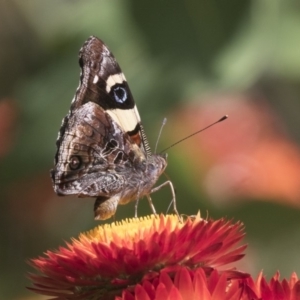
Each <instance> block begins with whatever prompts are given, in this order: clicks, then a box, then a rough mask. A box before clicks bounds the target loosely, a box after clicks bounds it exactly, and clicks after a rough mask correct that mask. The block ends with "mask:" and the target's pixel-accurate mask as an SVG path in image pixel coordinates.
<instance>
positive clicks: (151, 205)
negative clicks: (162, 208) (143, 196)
mask: <svg viewBox="0 0 300 300" xmlns="http://www.w3.org/2000/svg"><path fill="white" fill-rule="evenodd" d="M147 199H148V202H149V205H150V207H151V209H152V212H153V214H154V215H155V216H156V215H157V214H156V210H155V207H154V205H153V202H152V199H151V197H150V195H147Z"/></svg>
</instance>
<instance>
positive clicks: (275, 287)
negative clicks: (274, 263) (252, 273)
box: [244, 272, 300, 300]
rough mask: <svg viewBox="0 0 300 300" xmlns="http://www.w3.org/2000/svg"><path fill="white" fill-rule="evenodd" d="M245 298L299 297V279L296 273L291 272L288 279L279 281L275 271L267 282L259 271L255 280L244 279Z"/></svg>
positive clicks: (269, 299)
mask: <svg viewBox="0 0 300 300" xmlns="http://www.w3.org/2000/svg"><path fill="white" fill-rule="evenodd" d="M244 296H245V299H264V300H273V299H280V300H296V299H300V281H299V280H298V277H297V275H296V273H293V274H292V275H291V277H290V279H289V280H286V279H283V280H282V281H280V275H279V272H277V273H276V274H275V275H274V276H273V277H272V278H271V280H270V282H269V283H268V282H267V281H266V279H265V278H264V276H263V273H262V272H260V274H259V276H258V278H257V280H256V281H254V280H253V279H252V278H251V277H249V278H247V279H246V280H245V290H244Z"/></svg>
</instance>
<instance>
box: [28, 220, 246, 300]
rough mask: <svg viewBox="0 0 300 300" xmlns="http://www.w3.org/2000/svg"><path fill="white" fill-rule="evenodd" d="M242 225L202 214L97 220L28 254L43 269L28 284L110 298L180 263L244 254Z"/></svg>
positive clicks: (49, 291) (66, 295)
mask: <svg viewBox="0 0 300 300" xmlns="http://www.w3.org/2000/svg"><path fill="white" fill-rule="evenodd" d="M242 229H243V225H242V224H241V223H235V224H234V223H233V222H231V221H227V220H225V219H220V220H217V221H213V220H203V219H201V218H200V215H197V216H196V217H195V218H193V219H191V218H188V219H187V220H186V221H185V222H180V221H179V220H178V218H177V216H172V215H168V216H160V217H154V216H153V217H147V218H140V219H130V220H127V221H123V222H120V223H112V224H111V225H104V226H98V227H96V228H95V229H94V230H92V231H90V232H87V233H84V234H81V235H80V236H79V238H78V239H73V240H72V242H71V243H67V246H66V247H61V248H59V250H57V251H55V252H53V251H47V252H46V256H45V257H39V258H37V259H34V260H32V265H33V266H34V267H35V268H36V269H38V270H39V271H40V272H41V273H42V275H34V274H32V275H30V278H31V279H32V281H33V283H34V285H35V287H34V288H31V289H32V290H34V291H36V292H38V293H42V294H46V295H51V296H56V298H53V299H94V298H93V297H94V296H95V295H96V296H95V299H102V298H103V299H108V297H109V296H112V295H121V291H122V290H124V289H126V288H127V287H128V286H130V285H135V284H136V283H137V282H142V281H144V280H148V281H149V280H153V279H154V278H158V277H159V276H161V274H162V273H163V272H167V273H168V274H172V272H173V273H174V272H175V273H176V272H177V271H178V268H181V267H183V266H184V267H188V268H189V269H190V270H194V269H196V268H199V267H201V268H202V269H203V271H205V273H206V274H210V273H211V272H212V270H213V269H214V268H219V267H221V266H223V265H226V264H228V263H231V262H234V261H236V260H238V259H240V258H241V257H243V255H244V254H243V251H244V250H245V248H246V246H245V245H244V246H239V247H237V246H236V245H237V243H238V242H239V241H240V240H241V239H242V237H243V236H244V233H243V231H242ZM228 274H229V273H227V278H228V276H229V275H228ZM230 274H231V275H230V276H231V277H234V276H236V274H237V273H232V272H231V273H230ZM197 276H198V275H197ZM88 297H89V298H88ZM101 297H102V298H101Z"/></svg>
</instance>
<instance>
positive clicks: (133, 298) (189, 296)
mask: <svg viewBox="0 0 300 300" xmlns="http://www.w3.org/2000/svg"><path fill="white" fill-rule="evenodd" d="M228 275H229V274H228V273H227V272H224V273H222V275H220V274H219V273H218V271H217V270H214V271H213V272H212V273H211V274H210V275H209V276H207V275H206V273H205V272H204V270H203V269H202V268H198V269H196V270H188V269H187V268H183V267H182V268H180V269H178V270H177V272H176V273H175V276H174V278H173V277H172V276H170V275H169V274H168V273H167V272H161V274H160V276H159V277H158V278H155V280H153V281H152V282H150V281H143V283H142V284H137V285H136V286H135V287H134V289H133V291H130V289H127V290H125V291H123V294H122V297H116V300H152V299H153V300H198V299H200V300H239V299H241V298H240V297H241V295H242V293H243V286H242V285H241V284H240V282H241V281H243V279H229V276H228Z"/></svg>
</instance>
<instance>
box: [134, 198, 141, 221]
mask: <svg viewBox="0 0 300 300" xmlns="http://www.w3.org/2000/svg"><path fill="white" fill-rule="evenodd" d="M139 201H140V198H137V199H136V200H135V205H134V217H135V218H137V217H138V214H137V210H138V206H139Z"/></svg>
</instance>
